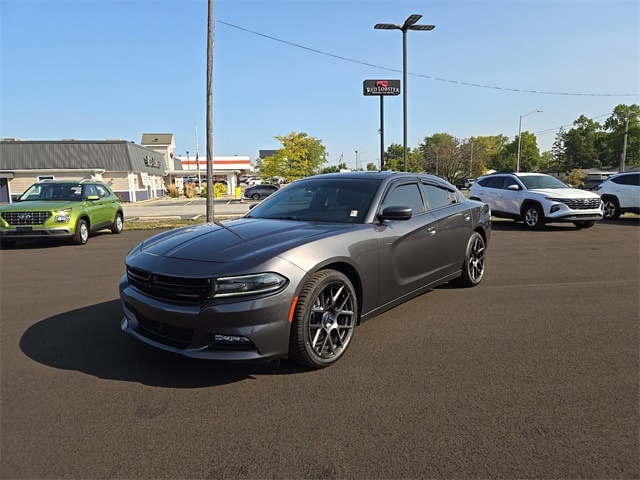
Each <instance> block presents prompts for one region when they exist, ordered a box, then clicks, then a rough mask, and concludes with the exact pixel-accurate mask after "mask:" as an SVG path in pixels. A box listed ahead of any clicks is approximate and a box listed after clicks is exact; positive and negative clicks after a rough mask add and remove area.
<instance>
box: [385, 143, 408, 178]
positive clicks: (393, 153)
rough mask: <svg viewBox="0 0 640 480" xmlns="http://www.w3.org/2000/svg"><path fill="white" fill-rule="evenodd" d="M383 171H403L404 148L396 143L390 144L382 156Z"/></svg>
mask: <svg viewBox="0 0 640 480" xmlns="http://www.w3.org/2000/svg"><path fill="white" fill-rule="evenodd" d="M384 169H385V170H393V171H394V172H401V171H402V170H404V147H403V146H402V145H400V144H398V143H392V144H391V145H389V146H388V147H387V151H386V152H385V154H384Z"/></svg>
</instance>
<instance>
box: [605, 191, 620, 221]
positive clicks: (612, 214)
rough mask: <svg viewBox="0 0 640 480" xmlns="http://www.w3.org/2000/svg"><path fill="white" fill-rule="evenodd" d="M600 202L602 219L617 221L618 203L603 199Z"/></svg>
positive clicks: (613, 200)
mask: <svg viewBox="0 0 640 480" xmlns="http://www.w3.org/2000/svg"><path fill="white" fill-rule="evenodd" d="M602 201H603V203H604V208H603V210H604V218H606V219H607V220H617V219H618V218H620V213H621V212H620V203H618V200H617V199H616V198H613V197H605V198H603V200H602Z"/></svg>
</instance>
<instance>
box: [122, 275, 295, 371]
mask: <svg viewBox="0 0 640 480" xmlns="http://www.w3.org/2000/svg"><path fill="white" fill-rule="evenodd" d="M292 298H293V296H292V295H290V294H289V293H288V289H285V290H284V291H283V292H280V293H278V294H275V295H272V296H267V297H262V298H258V299H252V300H244V301H235V302H228V303H217V304H203V305H177V304H171V303H168V302H164V301H161V300H157V299H154V298H150V297H147V296H145V295H143V294H141V293H140V292H138V291H137V290H135V289H134V288H132V287H131V286H130V285H129V283H128V281H127V278H126V275H125V276H124V277H123V278H122V280H121V281H120V300H121V304H122V308H123V310H124V313H125V316H124V318H123V319H122V322H121V328H122V330H123V331H124V332H126V333H128V334H130V335H132V336H133V337H135V338H136V339H138V340H140V341H142V342H144V343H147V344H149V345H151V346H154V347H156V348H160V349H162V350H166V351H168V352H172V353H177V354H180V355H184V356H187V357H192V358H201V359H208V360H228V361H269V360H276V359H281V358H284V357H286V356H287V354H288V350H289V332H290V327H291V324H290V323H289V321H288V314H289V309H290V306H291V301H292Z"/></svg>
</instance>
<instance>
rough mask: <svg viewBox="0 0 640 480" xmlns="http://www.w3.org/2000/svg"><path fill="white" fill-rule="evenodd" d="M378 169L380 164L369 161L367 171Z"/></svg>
mask: <svg viewBox="0 0 640 480" xmlns="http://www.w3.org/2000/svg"><path fill="white" fill-rule="evenodd" d="M376 170H378V166H377V165H376V164H375V163H373V162H369V163H367V171H368V172H375V171H376Z"/></svg>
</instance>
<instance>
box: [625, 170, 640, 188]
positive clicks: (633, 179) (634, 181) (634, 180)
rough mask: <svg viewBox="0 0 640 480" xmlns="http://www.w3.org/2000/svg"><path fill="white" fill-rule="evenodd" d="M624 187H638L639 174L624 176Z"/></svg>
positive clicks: (639, 181)
mask: <svg viewBox="0 0 640 480" xmlns="http://www.w3.org/2000/svg"><path fill="white" fill-rule="evenodd" d="M625 176H626V177H627V178H625V182H624V183H625V185H635V186H640V173H634V174H632V175H625Z"/></svg>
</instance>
